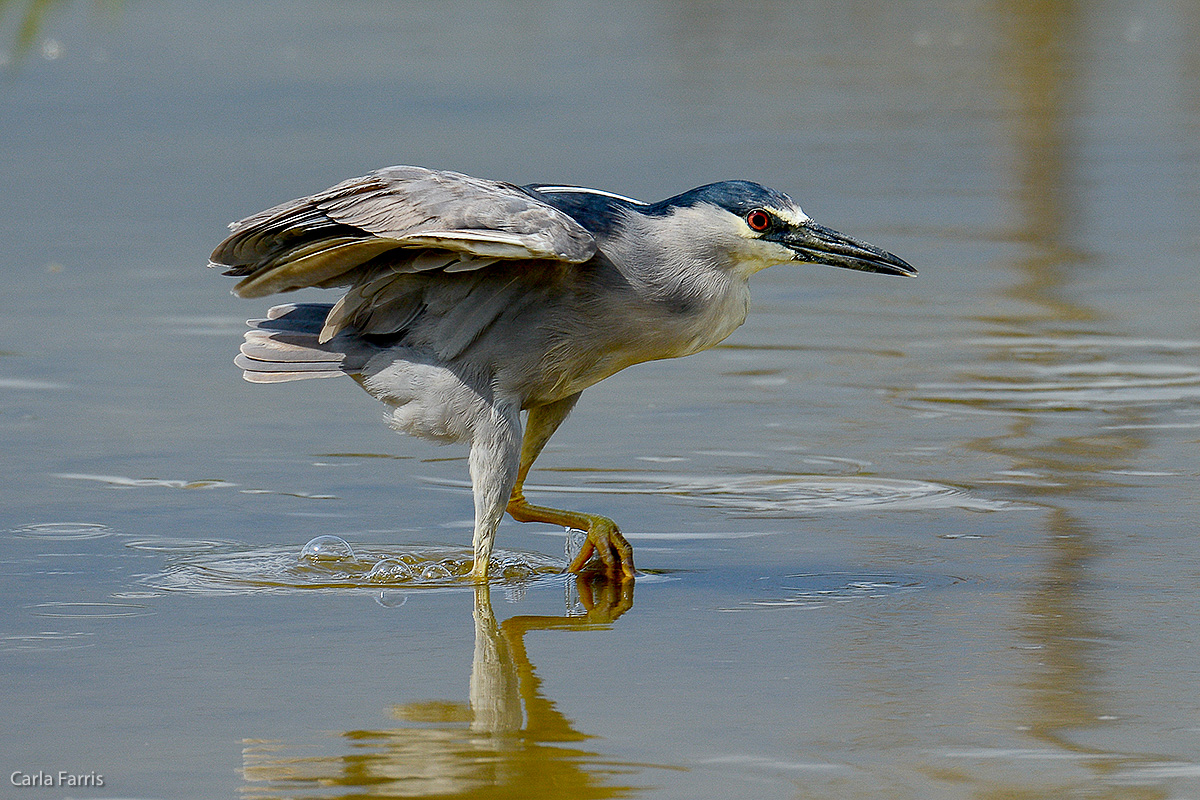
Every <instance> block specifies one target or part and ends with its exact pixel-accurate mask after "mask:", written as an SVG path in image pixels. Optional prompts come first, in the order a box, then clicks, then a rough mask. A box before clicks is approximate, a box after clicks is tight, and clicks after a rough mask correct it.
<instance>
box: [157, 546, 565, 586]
mask: <svg viewBox="0 0 1200 800" xmlns="http://www.w3.org/2000/svg"><path fill="white" fill-rule="evenodd" d="M333 540H337V541H336V542H334V541H333ZM339 542H340V543H341V544H340V545H338V544H337V543H339ZM342 545H344V547H342ZM473 559H474V553H473V552H472V551H471V550H470V548H465V547H449V546H442V545H404V546H401V545H396V546H366V545H361V546H351V545H350V544H349V543H346V542H345V541H344V540H342V539H340V538H339V537H335V536H321V537H317V539H314V540H313V541H312V542H310V543H309V544H308V545H305V547H304V548H300V547H261V548H240V549H234V550H232V551H231V550H224V551H222V552H219V553H199V554H187V555H183V556H181V557H180V558H178V559H176V560H175V561H174V562H173V563H171V564H170V565H169V566H168V567H167V568H166V569H164V570H163V571H162V572H160V573H159V574H157V575H152V576H149V577H147V578H144V579H143V580H142V583H143V584H144V585H146V586H150V587H152V588H155V589H161V590H165V591H171V592H186V593H191V594H208V595H214V594H215V595H226V594H260V593H275V594H280V593H283V594H287V593H293V592H304V591H326V592H330V591H332V592H377V591H380V590H388V589H429V588H469V587H470V586H471V584H469V583H467V582H466V581H464V580H463V579H464V578H465V576H467V574H468V573H470V571H471V566H472V563H473ZM565 566H566V562H565V561H563V560H562V559H555V558H550V557H549V556H544V555H539V554H536V553H524V552H516V551H504V550H496V551H494V552H493V553H492V563H491V578H492V581H493V582H494V583H505V584H517V583H529V582H532V581H534V580H538V579H543V578H549V577H555V579H556V580H557V579H559V578H558V576H559V575H560V573H562V571H563V569H564V568H565Z"/></svg>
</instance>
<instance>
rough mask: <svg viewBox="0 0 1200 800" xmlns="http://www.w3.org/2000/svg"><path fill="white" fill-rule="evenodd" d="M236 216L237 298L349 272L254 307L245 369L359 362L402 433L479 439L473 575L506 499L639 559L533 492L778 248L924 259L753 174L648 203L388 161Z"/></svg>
mask: <svg viewBox="0 0 1200 800" xmlns="http://www.w3.org/2000/svg"><path fill="white" fill-rule="evenodd" d="M232 228H233V233H232V234H231V235H230V236H229V237H228V238H227V239H226V240H225V241H224V242H223V243H222V244H221V245H220V246H218V248H217V249H216V250H215V251H214V253H213V256H212V263H213V265H216V266H222V267H225V268H226V270H227V271H226V274H232V275H236V276H241V277H242V278H243V279H242V281H241V282H240V283H239V284H238V287H237V289H235V291H236V292H237V293H238V294H239V295H241V296H244V297H258V296H262V295H266V294H271V293H274V292H282V291H289V290H292V289H298V288H303V287H308V286H321V287H333V286H346V287H348V290H347V292H346V294H345V295H344V296H343V297H342V298H341V299H340V300H339V301H338V302H337V304H336V305H333V306H326V305H318V304H306V305H287V306H277V307H275V308H273V309H272V310H271V312H270V314H269V315H268V319H265V320H255V321H252V322H251V326H252V330H251V331H249V332H248V333H247V334H246V341H245V343H244V344H243V346H242V354H241V355H240V356H239V357H238V359H237V363H238V365H239V366H241V367H242V368H243V369H244V370H245V372H244V375H245V377H246V379H247V380H250V381H256V382H275V381H287V380H296V379H300V378H308V377H331V376H336V375H341V374H349V375H351V376H353V377H354V378H355V379H356V380H357V381H358V382H359V383H360V384H361V385H362V386H363V388H365V389H366V390H367V391H368V392H370V393H371V394H372V395H373V396H375V397H376V398H378V399H379V400H381V401H383V402H384V403H386V404H387V405H388V406H389V407H390V408H391V412H390V422H391V424H392V425H393V427H395V428H396V429H398V430H400V431H403V432H405V433H409V434H412V435H416V436H421V437H424V438H430V439H435V440H439V441H453V442H463V443H467V444H469V445H470V447H471V454H470V460H469V464H470V470H471V479H472V485H473V488H474V494H475V512H476V518H475V532H474V544H475V568H474V572H473V574H474V575H475V577H476V578H478V579H486V577H487V564H488V559H489V557H490V553H491V549H492V543H493V541H494V537H495V530H496V526H497V525H498V524H499V521H500V518H501V516H502V515H503V513H504V511H505V510H506V509H507V510H508V511H509V513H511V514H512V515H513V517H514V518H516V519H518V520H522V521H525V520H537V521H546V522H552V523H555V524H561V525H566V526H569V527H577V528H580V529H583V530H586V531H587V532H588V544H587V545H586V546H585V548H584V551H583V552H582V553H581V554H580V557H579V558H577V559H576V561H575V563H573V564H572V565H571V568H572V569H575V570H577V569H579V568H580V567H582V565H583V563H584V562H585V561H586V560H587V558H588V557H590V555H591V554H592V552H593V550H594V551H595V552H596V553H597V554H598V555H600V557H601V558H602V559H603V561H604V562H605V564H606V565H607V566H608V567H609V568H610V571H616V572H619V573H622V574H624V575H626V576H632V575H633V561H632V550H631V549H630V548H629V546H628V543H626V542H625V540H624V538H623V537H622V536H621V535H620V533H619V532H618V531H617V528H616V526H615V525H614V524H613V523H612V521H611V520H608V519H606V518H604V517H597V516H594V515H585V514H577V513H573V512H566V511H559V510H557V509H548V508H541V507H538V506H532V505H530V504H529V503H528V502H527V501H526V500H525V498H524V495H523V493H522V490H521V487H522V485H523V483H524V479H525V475H526V474H527V472H528V470H529V467H530V465H531V464H532V463H533V460H534V459H535V458H536V457H537V455H538V453H539V452H540V451H541V448H542V446H543V445H544V444H545V442H546V440H547V439H549V437H550V435H551V434H552V433H553V432H554V430H555V429H556V428H557V427H558V425H559V424H560V423H561V422H562V421H563V420H564V419H565V418H566V415H567V414H568V413H569V412H570V410H571V408H572V407H573V406H574V404H575V402H576V400H578V398H579V394H580V393H581V392H582V391H583V390H584V389H586V388H587V387H589V386H591V385H593V384H595V383H597V382H599V381H601V380H603V379H604V378H606V377H608V376H610V375H612V374H613V373H615V372H617V371H619V370H621V369H624V368H625V367H627V366H630V365H632V364H637V363H640V362H644V361H650V360H654V359H660V358H672V357H677V356H684V355H689V354H691V353H695V352H698V351H700V350H704V349H706V348H709V347H712V346H713V345H715V344H717V343H719V342H721V341H722V340H724V339H725V338H726V337H727V336H729V334H731V333H732V332H733V331H734V330H735V329H736V328H737V327H738V326H739V325H741V324H742V322H743V321H744V320H745V318H746V313H747V310H748V308H749V298H750V293H749V286H748V283H747V280H748V278H749V277H750V275H752V274H753V273H755V272H757V271H759V270H760V269H763V268H765V267H767V266H770V265H771V264H774V263H779V262H781V261H789V260H801V261H810V262H817V263H830V264H834V265H836V266H846V267H851V268H855V269H864V270H868V271H875V272H887V273H891V274H914V273H915V271H914V270H912V268H911V267H909V266H908V265H907V264H906V263H905V262H903V261H902V260H900V259H898V258H896V257H895V256H892V255H890V254H888V253H885V252H884V251H881V250H878V249H876V248H874V247H871V246H870V245H866V244H864V243H862V242H857V241H854V240H852V239H849V238H848V237H844V236H842V235H841V234H837V233H835V232H833V231H830V230H828V229H826V228H822V227H821V226H818V225H816V224H815V223H813V222H812V221H811V220H809V219H808V218H807V217H806V216H804V214H803V213H802V212H801V211H800V209H799V208H798V207H797V206H795V204H794V203H793V202H792V201H791V200H790V199H789V198H787V197H786V196H785V195H782V194H779V193H778V192H774V191H772V190H769V189H766V188H764V187H761V186H759V185H757V184H752V183H747V182H741V181H734V182H726V183H720V184H711V185H709V186H705V187H700V188H699V189H694V190H692V191H691V192H687V193H684V194H682V195H679V196H677V197H674V198H671V199H669V200H664V201H662V202H661V203H656V204H646V203H641V202H638V201H635V200H631V199H629V198H625V197H621V196H619V195H614V194H610V193H607V192H600V191H597V190H593V189H584V188H580V187H563V186H549V185H538V184H534V185H530V186H526V187H517V186H513V185H511V184H505V183H495V182H491V181H484V180H480V179H477V178H472V177H469V176H466V175H461V174H458V173H451V172H437V171H432V170H425V169H422V168H419V167H390V168H386V169H383V170H378V171H376V172H374V173H371V174H369V175H366V176H363V177H362V178H356V179H353V180H350V181H346V182H345V183H342V184H339V185H338V186H335V187H333V188H331V189H329V190H326V191H325V192H321V193H319V194H317V195H313V196H311V197H307V198H302V199H299V200H295V201H292V202H290V203H286V204H283V205H281V206H277V207H275V208H273V209H269V210H267V211H264V212H261V213H259V214H256V215H254V216H252V217H249V218H247V219H245V220H243V221H241V222H238V223H235V224H234V225H233V226H232ZM523 410H524V411H527V412H528V417H527V420H526V424H525V426H524V432H523V433H522V424H521V418H520V412H521V411H523Z"/></svg>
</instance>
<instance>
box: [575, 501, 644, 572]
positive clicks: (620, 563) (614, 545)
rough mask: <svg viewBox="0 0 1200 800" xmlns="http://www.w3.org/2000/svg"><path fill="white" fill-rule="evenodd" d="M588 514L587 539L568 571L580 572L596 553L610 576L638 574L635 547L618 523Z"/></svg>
mask: <svg viewBox="0 0 1200 800" xmlns="http://www.w3.org/2000/svg"><path fill="white" fill-rule="evenodd" d="M586 516H587V521H588V529H587V539H586V540H584V543H583V547H582V548H580V550H579V553H578V555H576V556H575V558H574V559H572V560H571V564H570V566H568V567H567V571H568V572H574V573H579V572H580V571H581V570H583V568H584V565H585V564H587V562H588V561H589V560H590V559H591V558H592V556H593V555H594V556H597V557H599V559H600V562H601V563H602V564H604V571H605V573H606V574H607V575H608V576H609V577H613V578H616V577H620V578H622V579H628V578H633V577H634V576H635V575H636V574H637V571H636V570H635V568H634V566H633V547H632V546H631V545H630V544H629V542H628V541H627V540H626V539H625V537H624V536H622V535H621V531H620V530H619V529H618V528H617V524H616V523H615V522H613V521H612V520H611V519H609V518H607V517H601V516H596V515H593V514H588V515H586Z"/></svg>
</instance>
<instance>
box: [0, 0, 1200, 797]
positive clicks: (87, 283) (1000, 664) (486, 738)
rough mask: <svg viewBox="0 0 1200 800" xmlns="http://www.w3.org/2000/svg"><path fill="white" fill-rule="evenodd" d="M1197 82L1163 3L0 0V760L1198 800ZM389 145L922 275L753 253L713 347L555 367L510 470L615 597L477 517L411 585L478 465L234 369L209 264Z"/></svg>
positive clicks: (1198, 70) (149, 786) (132, 770)
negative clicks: (283, 209) (757, 216)
mask: <svg viewBox="0 0 1200 800" xmlns="http://www.w3.org/2000/svg"><path fill="white" fill-rule="evenodd" d="M1198 54H1200V6H1197V5H1195V4H1192V3H1187V2H1176V3H1172V2H1146V3H1106V2H1100V3H1087V4H1084V3H1073V2H1037V3H1033V2H999V1H998V2H962V1H959V0H945V1H944V2H935V1H933V0H930V1H929V2H926V1H925V0H921V2H912V3H884V2H850V3H822V2H797V3H785V2H723V1H721V0H712V1H711V2H683V1H679V2H668V1H667V0H662V1H661V2H639V3H616V4H602V3H592V2H582V1H581V2H555V1H553V0H527V1H518V0H512V2H495V3H469V2H455V1H453V0H449V1H447V0H441V1H439V2H433V1H432V0H431V1H430V2H381V1H377V2H348V3H339V4H328V3H311V2H288V3H281V2H274V1H273V0H266V1H265V2H258V3H253V4H245V3H227V2H218V1H217V0H213V1H212V2H200V1H199V0H173V1H172V2H152V1H151V0H142V1H141V2H118V1H117V0H99V1H98V2H64V1H60V2H0V442H2V446H0V476H3V477H2V478H0V514H2V516H0V542H3V545H4V556H3V557H2V558H0V591H3V593H4V596H5V597H6V598H7V599H8V601H7V602H6V603H5V604H4V610H3V611H2V612H0V675H2V680H3V683H4V685H5V687H6V691H5V699H4V700H3V709H4V717H5V719H6V724H5V725H4V726H3V731H0V753H3V754H4V755H3V759H0V767H4V769H5V770H7V772H6V773H4V774H7V775H10V778H9V780H10V783H13V782H16V781H18V780H19V779H17V778H15V777H14V776H13V775H14V773H18V772H19V773H21V774H22V775H31V774H35V773H37V772H38V771H39V770H44V771H45V772H47V773H49V774H52V775H53V776H55V778H56V779H57V777H58V773H59V771H65V772H66V773H69V774H71V775H83V776H86V775H88V774H91V773H95V774H97V775H102V776H103V782H104V785H103V786H102V787H99V786H95V785H87V784H86V782H83V781H76V782H75V784H74V785H67V784H66V783H64V784H63V785H60V786H58V792H59V793H60V794H61V795H63V796H66V795H67V794H69V795H70V796H72V797H97V798H98V797H116V796H119V797H139V798H151V797H173V798H178V797H184V798H191V797H195V798H208V797H216V796H234V795H238V796H242V797H247V798H275V797H312V798H317V797H321V798H324V797H350V796H354V797H374V796H380V797H384V796H431V797H537V798H542V797H546V798H550V797H573V798H580V797H642V796H645V797H653V798H675V797H679V798H698V797H730V796H754V797H764V798H774V797H778V798H799V797H806V798H807V797H814V798H835V797H836V798H847V797H897V798H904V797H912V798H938V797H946V798H957V797H978V798H999V797H1059V798H1061V797H1113V798H1126V797H1128V798H1184V797H1192V796H1195V795H1196V794H1197V793H1200V691H1197V689H1198V688H1200V668H1198V667H1197V664H1200V653H1198V652H1197V641H1198V637H1197V631H1198V630H1200V603H1198V602H1197V601H1198V600H1200V540H1198V539H1197V537H1196V535H1195V534H1196V530H1197V524H1198V523H1200V502H1198V500H1197V492H1196V489H1195V487H1196V479H1197V476H1198V474H1200V459H1198V457H1197V444H1198V443H1200V314H1198V313H1197V299H1198V297H1200V270H1198V269H1197V259H1198V256H1200V233H1198V231H1200V224H1198V222H1200V219H1198V217H1200V190H1198V187H1200V180H1198V179H1200V55H1198ZM401 163H408V164H418V165H422V166H426V167H432V168H440V169H453V170H457V171H462V172H467V173H470V174H473V175H477V176H480V177H487V178H492V179H498V180H508V181H512V182H515V183H529V182H553V183H572V184H580V185H587V186H594V187H596V188H600V189H605V190H609V191H614V192H618V193H621V194H625V195H629V196H633V197H637V198H640V199H642V200H646V201H654V200H659V199H662V198H664V197H668V196H670V195H674V194H676V193H678V192H681V191H684V190H686V189H689V188H692V187H694V186H697V185H700V184H704V183H709V182H712V181H716V180H725V179H748V180H754V181H758V182H761V183H763V184H766V185H768V186H771V187H773V188H776V189H779V190H781V191H784V192H787V193H789V194H790V195H791V196H792V197H794V198H795V199H796V200H797V201H798V202H800V203H801V204H802V205H803V207H804V210H805V211H806V212H807V213H808V214H809V215H810V216H811V217H813V218H814V219H816V220H817V221H818V222H820V223H822V224H825V225H828V226H830V227H833V228H836V229H838V230H841V231H843V232H845V233H848V234H850V235H852V236H855V237H858V238H863V239H866V240H868V241H870V242H872V243H873V244H876V245H878V246H880V247H883V248H885V249H887V250H890V251H892V252H895V253H897V254H899V255H900V256H902V257H904V258H905V259H906V260H908V261H909V262H911V263H912V264H913V265H914V266H916V267H917V268H918V269H919V270H920V272H921V274H920V276H919V277H918V278H917V279H915V280H901V279H893V278H886V277H882V276H873V275H864V274H858V273H851V272H847V271H844V270H829V269H822V268H817V267H805V266H800V265H782V266H778V267H775V268H772V269H770V270H767V271H765V272H763V273H760V274H759V275H757V276H756V277H755V279H754V281H753V283H752V289H753V292H754V300H753V306H752V310H751V314H750V318H749V320H748V321H747V323H746V324H745V325H744V326H743V327H742V328H741V329H740V330H739V331H737V332H736V333H735V334H734V335H733V336H732V337H731V338H730V339H729V340H727V342H726V343H725V344H724V345H722V346H720V347H718V348H715V349H713V350H711V351H708V352H705V353H701V354H698V355H696V356H693V357H689V358H687V359H680V360H675V361H670V362H662V363H655V364H646V365H640V366H637V367H634V368H631V369H629V370H626V371H625V372H622V373H620V374H618V375H616V376H614V377H612V378H611V379H609V380H608V381H605V382H604V383H602V384H600V385H598V386H595V387H593V388H592V389H589V390H588V391H587V392H586V393H585V395H584V397H583V399H582V401H581V402H580V405H579V407H578V409H577V410H576V412H575V413H574V415H573V416H572V418H571V420H570V421H569V422H568V423H567V424H566V425H565V426H564V427H563V429H562V430H561V431H560V432H559V433H558V434H557V435H556V436H555V438H554V440H553V441H552V442H551V443H550V445H549V447H548V449H547V451H546V452H545V454H544V455H543V456H542V458H541V459H540V460H539V461H538V465H537V469H535V471H534V474H533V475H532V476H531V478H530V487H529V488H530V491H529V494H530V497H531V499H533V500H534V501H535V502H536V501H537V500H538V499H539V498H541V499H543V500H546V501H550V500H553V501H554V502H559V501H561V503H562V504H563V505H567V506H570V507H575V508H580V509H582V510H587V511H593V512H597V513H604V514H606V515H609V516H612V517H613V518H614V519H616V520H617V521H618V523H619V524H620V525H621V526H622V529H623V530H624V531H625V532H626V533H627V535H628V536H629V538H630V540H631V541H632V543H633V544H634V547H635V549H636V550H637V554H638V555H637V563H638V566H639V567H640V568H642V569H643V570H645V571H646V574H645V575H644V576H643V577H642V578H639V580H638V581H637V583H636V590H628V591H621V590H620V588H619V587H617V588H614V587H611V586H606V585H603V584H598V585H591V584H590V583H588V582H586V581H585V582H584V583H583V584H580V585H576V584H575V582H574V581H572V580H567V579H566V578H564V577H562V576H558V575H555V574H553V569H555V568H557V566H558V565H560V564H561V557H562V552H563V541H562V539H563V532H562V531H559V530H553V529H548V528H546V527H545V526H536V525H535V526H520V525H517V524H515V523H512V522H506V523H505V524H504V525H502V527H501V530H500V536H499V540H498V546H499V547H500V548H501V549H502V550H504V551H505V552H506V553H507V554H508V556H511V557H512V558H513V559H515V562H514V563H518V566H520V569H518V570H517V571H516V572H514V573H513V574H512V575H510V576H509V577H508V578H506V579H505V580H503V581H501V582H499V583H497V584H496V585H494V586H492V587H491V588H490V589H478V590H476V589H472V588H471V587H465V586H460V585H457V584H456V583H455V582H454V581H446V580H442V579H441V578H442V577H443V576H442V575H441V574H440V573H439V572H438V571H437V569H436V568H432V570H433V571H430V569H431V565H436V564H439V563H442V562H443V561H445V560H447V559H448V558H452V557H453V554H455V553H458V552H459V550H460V549H461V548H464V547H466V546H468V545H469V543H470V517H471V501H470V493H469V485H468V483H467V476H466V461H465V452H462V451H460V450H459V449H456V448H445V449H443V448H437V447H435V446H432V445H430V444H428V443H425V442H421V441H417V440H412V439H408V438H402V437H398V436H396V435H395V434H393V433H391V432H390V431H389V430H388V429H387V428H386V427H385V426H384V425H383V424H382V411H383V409H382V407H380V406H378V405H377V404H375V402H374V401H373V400H371V398H369V397H368V396H367V395H366V394H365V393H363V392H361V390H359V389H358V387H357V386H355V385H354V384H353V382H351V381H345V382H342V381H313V382H302V383H294V384H285V385H282V386H252V385H250V384H247V383H244V382H243V381H242V380H241V377H240V375H239V372H238V370H237V369H236V368H234V367H233V365H232V357H233V355H234V354H235V353H236V350H237V345H238V343H239V341H240V337H241V333H242V331H243V330H244V321H245V320H246V319H247V318H251V317H255V316H258V315H261V314H262V313H263V312H264V311H265V309H266V308H267V306H268V305H270V304H271V301H269V300H268V301H246V300H239V299H237V298H234V297H232V296H230V294H229V289H230V288H231V283H232V282H231V280H230V279H228V278H223V277H222V276H220V275H219V274H218V273H217V272H216V271H213V270H207V269H205V264H206V259H207V255H208V253H209V252H210V251H211V250H212V248H213V247H214V246H215V245H216V244H217V243H218V242H219V241H220V240H221V239H222V238H223V236H224V234H225V231H226V229H225V226H226V225H227V224H228V223H229V222H231V221H232V220H236V219H239V218H241V217H244V216H247V215H249V214H251V213H254V212H256V211H258V210H260V209H263V208H266V207H268V206H271V205H274V204H276V203H279V202H282V201H285V200H288V199H290V198H293V197H297V196H301V195H307V194H311V193H313V192H316V191H319V190H321V189H323V188H325V187H327V186H329V185H332V184H334V183H336V182H338V181H340V180H343V179H345V178H348V177H352V176H355V175H359V174H362V173H364V172H367V171H369V170H371V169H375V168H377V167H381V166H386V165H390V164H401ZM335 297H336V295H332V296H331V295H330V293H325V294H322V293H319V292H313V293H304V294H303V296H302V297H301V299H322V300H324V301H326V302H332V301H333V300H334V299H335ZM289 299H290V298H289ZM318 536H336V537H338V539H339V540H341V541H343V542H345V543H346V544H347V546H348V547H349V548H351V550H352V551H353V554H352V555H347V556H346V557H345V558H343V559H341V560H340V561H338V560H335V561H334V562H329V561H322V560H321V559H312V558H309V557H308V556H306V555H305V554H304V551H303V548H304V546H305V543H306V542H309V541H310V540H312V539H314V538H316V537H318ZM349 552H350V551H347V553H349ZM309 555H311V552H310V553H309ZM306 559H307V560H306ZM396 562H401V563H405V564H408V565H409V566H410V567H412V570H408V568H407V567H406V568H404V569H402V570H400V571H396V570H392V571H391V572H388V571H387V570H384V572H385V573H387V574H384V575H383V576H382V577H381V574H380V573H379V572H378V571H376V572H374V573H372V570H374V569H375V568H376V566H377V565H379V564H380V563H385V564H390V565H394V564H395V563H396ZM405 570H408V571H405ZM389 576H390V577H389ZM398 576H399V577H398ZM93 784H94V781H93ZM14 791H20V790H14ZM28 791H30V792H33V791H38V793H39V794H40V795H41V796H51V794H50V793H49V792H41V791H40V790H35V789H29V790H28Z"/></svg>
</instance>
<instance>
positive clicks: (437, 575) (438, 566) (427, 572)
mask: <svg viewBox="0 0 1200 800" xmlns="http://www.w3.org/2000/svg"><path fill="white" fill-rule="evenodd" d="M453 577H454V573H452V572H451V571H450V570H449V569H447V568H446V565H445V564H442V563H433V564H426V565H425V568H424V569H422V570H421V580H423V581H446V580H450V579H451V578H453Z"/></svg>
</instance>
